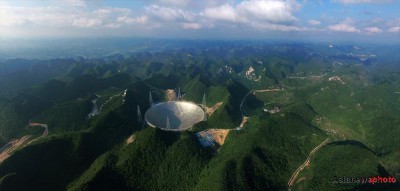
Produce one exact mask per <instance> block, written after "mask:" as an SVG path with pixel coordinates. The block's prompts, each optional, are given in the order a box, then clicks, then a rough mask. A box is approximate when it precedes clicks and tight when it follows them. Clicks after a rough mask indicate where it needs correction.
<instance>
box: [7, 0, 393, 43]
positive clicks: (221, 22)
mask: <svg viewBox="0 0 400 191" xmlns="http://www.w3.org/2000/svg"><path fill="white" fill-rule="evenodd" d="M46 37H49V38H74V37H154V38H189V39H279V40H282V39H288V40H307V41H312V40H319V41H320V40H322V41H348V40H358V41H376V42H382V41H387V42H400V1H396V0H297V1H296V0H244V1H240V0H225V1H223V0H119V1H118V0H117V1H106V0H90V1H84V0H1V1H0V38H2V39H7V38H46Z"/></svg>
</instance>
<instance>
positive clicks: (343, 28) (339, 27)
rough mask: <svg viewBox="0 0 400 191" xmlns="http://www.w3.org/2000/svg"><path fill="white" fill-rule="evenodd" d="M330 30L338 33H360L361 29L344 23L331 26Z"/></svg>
mask: <svg viewBox="0 0 400 191" xmlns="http://www.w3.org/2000/svg"><path fill="white" fill-rule="evenodd" d="M328 29H330V30H332V31H336V32H360V30H359V29H357V28H355V27H353V26H350V25H348V24H344V23H340V24H336V25H331V26H329V27H328Z"/></svg>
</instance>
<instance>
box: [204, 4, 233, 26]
mask: <svg viewBox="0 0 400 191" xmlns="http://www.w3.org/2000/svg"><path fill="white" fill-rule="evenodd" d="M204 16H205V17H208V18H211V19H215V20H224V21H231V22H235V21H236V13H235V9H234V8H233V7H232V6H230V5H228V4H225V5H222V6H219V7H212V8H206V9H205V10H204Z"/></svg>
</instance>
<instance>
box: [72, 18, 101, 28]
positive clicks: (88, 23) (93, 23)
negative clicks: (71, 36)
mask: <svg viewBox="0 0 400 191" xmlns="http://www.w3.org/2000/svg"><path fill="white" fill-rule="evenodd" d="M101 24H102V21H101V20H100V19H88V18H79V19H76V20H74V21H73V22H72V25H73V26H76V27H82V28H89V27H98V26H100V25H101Z"/></svg>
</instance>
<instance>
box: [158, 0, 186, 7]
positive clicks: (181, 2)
mask: <svg viewBox="0 0 400 191" xmlns="http://www.w3.org/2000/svg"><path fill="white" fill-rule="evenodd" d="M159 2H160V3H162V4H166V5H174V6H179V7H184V6H186V5H188V4H189V3H190V2H191V0H159Z"/></svg>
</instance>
